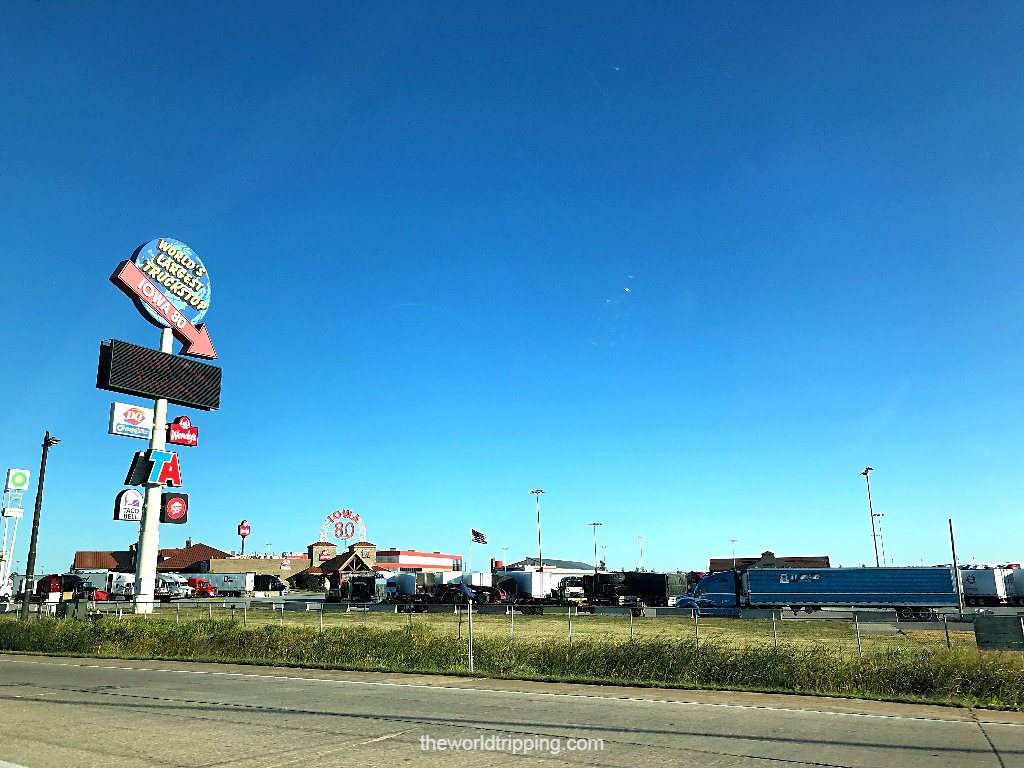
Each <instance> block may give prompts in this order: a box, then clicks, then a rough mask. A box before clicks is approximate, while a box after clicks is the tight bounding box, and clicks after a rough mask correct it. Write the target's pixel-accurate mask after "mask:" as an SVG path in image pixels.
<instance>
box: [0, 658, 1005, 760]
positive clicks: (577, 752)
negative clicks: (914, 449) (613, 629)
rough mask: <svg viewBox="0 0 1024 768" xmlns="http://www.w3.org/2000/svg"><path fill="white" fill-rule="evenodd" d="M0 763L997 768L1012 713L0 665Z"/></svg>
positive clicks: (325, 676) (174, 666)
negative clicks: (921, 767)
mask: <svg viewBox="0 0 1024 768" xmlns="http://www.w3.org/2000/svg"><path fill="white" fill-rule="evenodd" d="M0 718H2V720H0V722H2V723H3V726H2V730H0V734H2V735H0V768H7V767H6V765H5V763H6V764H9V765H14V766H25V768H65V767H67V766H104V767H107V766H109V767H111V768H114V767H119V766H132V767H134V766H259V767H260V768H272V767H277V766H291V765H316V766H318V768H324V767H329V766H341V765H345V766H352V765H357V766H366V768H372V767H373V766H388V767H389V768H393V767H394V766H396V765H405V764H409V765H415V766H420V765H423V766H441V765H460V766H461V765H466V766H497V765H531V764H535V763H538V764H539V763H543V764H544V765H549V766H622V767H625V766H638V765H642V766H670V765H671V766H703V767H708V766H710V767H715V766H744V767H745V766H786V765H793V766H807V765H811V766H851V767H852V766H856V767H858V768H860V767H862V766H899V767H900V768H916V767H917V766H928V767H929V768H935V767H936V766H992V767H993V768H997V767H999V766H1003V767H1005V768H1011V767H1012V768H1018V767H1019V768H1024V715H1022V714H1018V713H999V712H990V711H986V710H966V709H957V708H951V707H936V706H911V705H902V704H889V703H880V702H863V701H855V700H848V699H833V698H818V697H807V696H780V695H769V694H752V693H732V692H714V691H675V690H662V689H643V688H625V687H605V686H587V685H573V684H551V683H530V682H521V681H500V680H487V679H480V678H459V677H441V676H428V675H398V674H384V673H358V672H331V671H324V670H308V669H307V670H304V669H290V668H279V667H254V666H242V665H229V664H195V663H183V662H181V663H179V662H154V661H121V660H105V659H71V658H52V657H37V656H16V655H0Z"/></svg>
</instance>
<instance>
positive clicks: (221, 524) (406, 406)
mask: <svg viewBox="0 0 1024 768" xmlns="http://www.w3.org/2000/svg"><path fill="white" fill-rule="evenodd" d="M1022 39H1024V5H1021V4H1020V3H1005V2H990V3H953V2H938V3H898V4H893V3H887V2H879V3H868V2H858V3H761V2H753V3H739V4H735V3H717V4H716V3H662V2H658V3H654V2H651V3H636V2H622V3H609V2H604V3H599V2H595V3H587V4H585V6H584V5H580V4H571V3H548V2H544V3H529V2H516V3H511V2H509V3H491V2H477V3H440V4H439V3H428V2H419V3H400V2H396V3H386V4H381V3H319V4H318V3H302V4H298V5H295V4H282V3H250V2H239V3H217V4H210V3H188V2H177V3H159V4H157V3H141V4H128V3H126V4H102V3H101V4H99V5H95V4H93V5H90V6H85V5H79V6H75V5H64V6H61V7H59V8H58V7H57V6H55V5H52V4H49V3H35V2H11V3H8V4H6V5H5V7H4V23H3V25H2V26H0V50H2V51H3V54H2V63H0V81H2V83H3V85H2V87H0V267H2V270H0V275H2V279H0V291H2V297H3V306H4V312H3V322H2V324H0V347H2V349H3V352H4V354H3V368H2V376H0V425H2V426H0V430H2V432H0V435H2V439H0V467H2V468H5V467H22V468H27V469H31V470H32V471H33V475H35V473H36V472H37V471H38V463H39V444H40V442H41V438H42V434H43V432H44V430H47V429H49V430H50V431H51V432H52V433H54V434H55V435H56V436H57V437H59V438H61V439H62V441H63V442H62V443H61V444H60V445H59V446H57V447H56V448H55V449H53V451H52V452H51V461H50V466H49V474H48V476H47V483H46V496H45V506H44V517H43V522H42V527H41V534H40V547H41V549H40V566H41V570H43V571H44V572H53V571H54V570H58V569H63V568H66V567H67V566H68V564H69V563H70V561H71V557H72V554H73V552H74V551H75V550H76V549H111V548H123V547H126V546H127V545H128V544H129V543H131V542H132V541H133V540H134V538H135V536H136V535H137V531H136V526H134V525H133V524H131V523H118V522H114V521H113V520H112V519H111V510H112V503H113V497H114V495H115V494H116V493H117V492H118V491H119V490H121V488H122V487H123V486H122V485H121V480H122V478H123V477H124V475H125V472H126V471H127V468H128V464H129V462H130V459H131V456H132V452H133V451H135V450H137V449H139V448H141V447H143V443H142V442H141V441H137V440H132V439H129V438H123V437H114V436H110V435H107V434H106V421H107V415H108V409H109V403H110V402H111V401H112V400H113V399H115V397H114V396H112V395H111V394H110V393H105V392H102V391H99V390H97V389H95V387H94V383H95V370H96V358H97V351H98V347H99V343H100V341H101V340H103V339H107V338H112V337H113V338H120V339H124V340H127V341H131V342H135V343H141V344H145V345H148V346H156V344H157V337H158V332H157V331H156V329H154V328H153V327H152V326H150V325H149V324H148V323H147V322H145V321H144V320H143V319H142V318H141V317H140V315H139V314H138V312H137V311H136V309H135V308H134V306H133V305H132V304H131V303H130V302H129V301H128V299H127V298H125V297H124V296H123V295H122V294H121V293H120V292H119V291H118V290H117V289H116V288H114V286H113V285H111V284H110V283H109V282H108V277H109V275H110V273H111V272H112V271H113V269H114V267H115V266H116V264H117V263H118V262H119V261H120V260H122V259H125V258H128V257H129V256H130V255H131V253H132V251H133V250H134V249H135V248H136V247H137V246H138V245H139V244H141V243H143V242H146V241H148V240H151V239H153V238H157V237H173V238H176V239H178V240H181V241H183V242H185V243H187V244H188V245H190V246H191V247H192V248H193V249H194V250H195V251H196V252H197V253H198V254H199V255H200V256H201V257H202V258H203V259H204V261H205V262H206V265H207V267H208V269H209V272H210V276H211V281H212V283H213V286H214V291H213V301H212V305H211V307H210V310H209V312H208V314H207V316H206V322H207V326H208V328H209V330H210V334H211V336H212V339H213V342H214V344H215V345H216V348H217V351H218V353H219V355H220V364H221V365H222V366H223V368H224V389H223V407H222V408H221V410H220V411H216V412H212V413H201V412H194V411H186V410H185V409H182V408H175V407H172V408H171V409H170V413H171V415H179V414H183V413H188V414H189V415H190V416H193V417H194V423H195V424H196V425H197V426H198V427H199V429H200V446H199V447H198V448H192V449H189V448H184V449H182V450H181V456H182V472H183V475H184V479H185V490H186V491H188V492H189V493H190V494H191V498H192V509H191V513H190V522H189V524H188V525H187V526H184V527H172V526H162V531H161V543H162V545H164V546H175V545H181V544H182V542H183V541H184V539H185V537H186V536H191V537H192V538H193V539H194V540H196V541H203V542H206V543H208V544H211V545H214V546H218V547H221V548H224V549H232V548H235V547H237V543H238V539H237V538H236V537H235V535H234V534H235V526H236V525H237V523H238V521H239V520H240V519H241V518H243V517H244V518H247V519H248V520H249V521H250V523H251V524H252V529H253V535H252V538H251V539H250V547H254V548H256V549H258V550H261V551H262V550H263V549H265V548H266V547H265V543H266V542H271V543H272V546H271V550H273V551H282V550H299V549H303V548H304V547H305V546H306V545H307V544H308V543H310V542H312V541H314V540H315V539H316V537H317V534H318V531H319V527H320V523H321V521H322V520H323V519H324V517H325V516H326V515H327V514H328V513H329V512H330V511H332V510H334V509H340V508H350V509H353V510H356V511H357V512H359V513H361V514H362V515H363V516H364V517H365V519H366V523H367V527H368V533H369V538H370V540H371V541H373V542H374V543H376V544H378V545H379V546H380V547H390V546H397V547H401V548H416V549H422V550H443V551H446V552H456V553H463V554H466V553H467V552H468V541H469V528H470V526H473V527H476V528H478V529H480V530H482V531H484V532H486V533H487V534H488V536H489V538H490V542H491V544H490V546H488V547H474V561H475V562H474V565H476V566H480V565H484V564H486V559H485V558H487V557H489V556H497V557H501V556H502V550H501V549H500V547H502V546H507V547H508V548H509V550H508V553H509V557H510V559H516V558H519V557H522V556H526V555H535V554H536V529H535V518H534V507H533V500H532V498H531V497H530V495H529V491H530V490H531V489H532V488H544V489H545V490H546V491H547V493H546V494H545V496H544V499H543V502H542V513H543V520H544V543H545V547H544V552H545V554H546V555H548V556H550V557H559V558H572V559H582V560H590V558H591V557H592V540H591V531H590V529H589V528H587V527H586V523H587V522H591V521H600V522H602V523H604V525H603V527H602V528H601V529H600V542H601V543H604V544H607V545H608V560H609V565H610V566H612V567H613V568H618V567H622V566H626V567H634V566H636V565H637V564H638V559H639V558H638V546H637V539H636V537H637V536H639V535H643V536H646V540H645V550H644V559H645V564H646V565H647V566H648V567H657V568H663V569H675V568H685V569H689V568H705V567H706V565H707V561H708V558H709V557H710V556H722V555H725V556H728V554H729V552H730V545H729V541H728V540H729V539H732V538H735V539H737V540H738V542H737V545H736V551H737V554H738V555H750V554H757V553H759V552H761V551H762V550H765V549H771V550H774V551H775V552H776V553H777V554H780V555H781V554H801V555H807V554H828V555H830V556H831V557H832V562H833V564H840V563H841V564H843V565H856V564H857V562H859V561H862V562H867V561H869V560H871V559H872V558H873V555H872V547H871V536H870V525H869V519H868V513H867V500H866V494H865V489H864V479H863V478H862V477H861V476H860V475H859V472H860V471H861V470H862V469H863V467H864V466H865V465H867V464H870V465H871V466H873V467H875V470H876V471H875V472H874V473H873V477H872V490H873V492H874V500H875V509H876V511H878V512H883V513H884V514H885V518H884V526H885V527H884V532H885V545H886V551H887V554H888V555H889V556H890V557H892V558H894V559H895V562H896V563H897V564H917V563H919V562H920V561H921V560H923V561H924V562H925V563H939V562H948V561H949V558H950V556H949V542H948V534H947V524H946V519H947V518H949V517H952V518H954V521H955V524H956V526H957V536H958V547H959V554H960V555H961V558H962V559H964V560H967V561H970V560H971V559H972V558H977V560H978V561H979V562H981V561H993V560H1021V559H1024V542H1022V541H1021V537H1020V535H1019V528H1018V521H1019V519H1020V513H1021V508H1022V497H1024V482H1022V481H1024V473H1022V467H1024V450H1022V439H1021V436H1022V434H1024V412H1022V408H1021V402H1022V398H1021V388H1022V385H1024V381H1022V380H1024V367H1022V364H1021V341H1022V338H1021V336H1022V316H1024V287H1022V286H1024V262H1022V258H1021V256H1022V248H1024V232H1022V217H1021V214H1022V211H1024V182H1022V179H1024V175H1022V171H1024V138H1022V137H1024V132H1022V127H1024V101H1022V90H1021V82H1022V81H1024V46H1022V45H1021V40H1022ZM120 399H124V398H123V397H122V398H120ZM132 402H141V401H132ZM33 493H34V478H33ZM27 506H31V498H28V499H27ZM27 534H28V524H27V522H26V524H24V525H22V526H21V528H20V529H19V547H18V555H17V557H18V559H20V561H21V568H22V569H23V568H24V562H25V551H26V545H27V541H28V535H27Z"/></svg>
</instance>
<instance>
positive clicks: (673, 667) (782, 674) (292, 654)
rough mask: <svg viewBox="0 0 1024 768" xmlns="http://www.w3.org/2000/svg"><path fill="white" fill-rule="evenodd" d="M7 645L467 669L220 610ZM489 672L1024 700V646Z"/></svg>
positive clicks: (672, 658)
mask: <svg viewBox="0 0 1024 768" xmlns="http://www.w3.org/2000/svg"><path fill="white" fill-rule="evenodd" d="M0 651H20V652H35V653H47V654H67V655H88V656H101V657H114V658H116V657H135V658H138V657H143V658H151V657H156V658H165V659H181V660H203V661H225V662H243V663H261V664H277V665H294V666H307V667H323V668H342V669H360V670H388V671H403V672H428V673H444V674H466V672H467V666H466V662H467V659H466V644H465V642H464V641H460V640H458V639H456V638H454V637H451V636H449V635H447V634H445V633H441V632H437V631H434V630H432V629H430V628H429V627H428V626H423V625H416V626H412V627H407V628H402V629H375V628H369V629H363V628H360V627H349V628H329V629H327V630H325V631H324V632H318V631H316V630H315V629H312V628H308V629H307V628H297V627H275V626H261V627H254V628H245V627H242V626H241V625H240V624H239V623H238V622H234V621H222V620H214V621H209V620H201V621H190V622H185V623H182V624H175V623H174V622H173V621H167V620H163V619H139V618H131V619H123V620H114V619H107V620H102V621H97V622H91V623H90V622H76V621H70V620H62V619H43V620H40V621H31V622H25V623H22V622H18V621H12V620H0ZM474 652H475V659H474V662H475V665H474V666H475V670H476V673H477V674H478V675H482V676H485V677H504V678H519V679H534V680H536V679H541V680H571V681H578V682H592V683H614V684H620V685H654V686H673V687H684V688H718V689H741V690H757V691H782V692H799V693H813V694H827V695H833V696H858V697H868V698H880V699H895V700H910V701H928V702H937V703H955V704H967V705H972V706H986V707H999V708H1008V709H1024V659H1022V657H1021V655H1020V654H1014V653H998V652H989V651H986V652H979V651H977V650H974V649H966V648H954V649H953V650H946V649H939V650H935V649H909V648H890V649H886V650H880V651H876V652H873V653H871V654H868V655H865V656H864V657H860V656H858V655H856V654H851V653H849V652H846V651H843V650H840V649H836V648H830V647H828V646H826V645H816V646H810V647H808V646H805V645H800V646H797V645H781V646H780V647H779V648H774V647H772V646H762V645H754V646H730V645H725V644H721V643H704V642H702V643H701V645H700V647H699V648H698V647H697V646H696V645H695V644H694V643H693V641H692V640H664V639H649V640H638V641H635V642H629V641H599V640H583V641H579V640H577V641H576V642H574V643H573V644H572V645H570V644H568V643H567V642H564V641H559V640H553V641H552V640H548V641H542V642H530V641H526V642H524V641H521V640H517V641H516V642H514V643H513V642H510V641H509V640H505V639H500V638H495V637H479V638H475V639H474Z"/></svg>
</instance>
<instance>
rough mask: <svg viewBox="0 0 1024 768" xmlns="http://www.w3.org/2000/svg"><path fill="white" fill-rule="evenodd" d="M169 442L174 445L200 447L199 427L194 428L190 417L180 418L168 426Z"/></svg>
mask: <svg viewBox="0 0 1024 768" xmlns="http://www.w3.org/2000/svg"><path fill="white" fill-rule="evenodd" d="M167 442H168V443H171V444H172V445H193V446H194V445H199V427H193V426H192V422H191V421H190V420H189V418H188V416H179V417H178V418H176V419H175V420H174V423H173V424H168V425H167Z"/></svg>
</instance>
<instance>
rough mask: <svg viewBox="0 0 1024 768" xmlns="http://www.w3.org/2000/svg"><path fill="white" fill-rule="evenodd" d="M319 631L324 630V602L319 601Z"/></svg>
mask: <svg viewBox="0 0 1024 768" xmlns="http://www.w3.org/2000/svg"><path fill="white" fill-rule="evenodd" d="M320 631H321V632H323V631H324V604H323V603H320Z"/></svg>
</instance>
